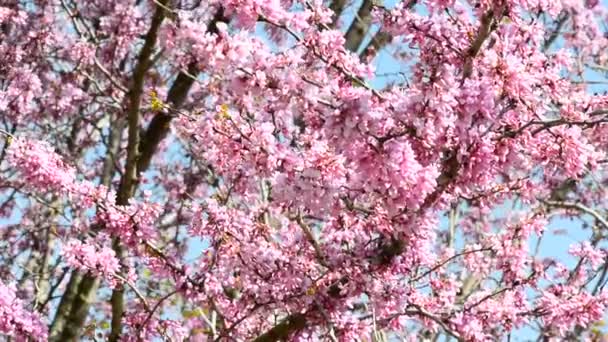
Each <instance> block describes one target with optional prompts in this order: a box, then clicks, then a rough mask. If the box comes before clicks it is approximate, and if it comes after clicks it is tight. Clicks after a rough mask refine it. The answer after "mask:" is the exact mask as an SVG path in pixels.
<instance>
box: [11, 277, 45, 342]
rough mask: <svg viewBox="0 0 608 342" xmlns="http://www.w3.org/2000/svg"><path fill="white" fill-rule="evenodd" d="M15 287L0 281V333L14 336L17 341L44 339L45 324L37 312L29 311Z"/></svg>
mask: <svg viewBox="0 0 608 342" xmlns="http://www.w3.org/2000/svg"><path fill="white" fill-rule="evenodd" d="M25 306H26V304H25V303H24V301H23V300H21V299H19V298H18V297H17V295H16V294H15V289H14V288H12V287H9V286H7V285H5V284H3V283H0V333H2V334H6V335H8V336H14V337H15V338H16V340H17V341H28V339H30V338H31V339H34V340H36V341H45V340H46V338H47V326H46V322H45V321H44V320H43V318H42V317H41V315H40V314H39V313H35V312H29V311H27V309H26V308H25Z"/></svg>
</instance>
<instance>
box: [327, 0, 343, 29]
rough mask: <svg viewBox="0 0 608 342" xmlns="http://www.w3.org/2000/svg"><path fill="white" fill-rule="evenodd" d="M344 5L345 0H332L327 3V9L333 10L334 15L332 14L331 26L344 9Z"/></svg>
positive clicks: (335, 22) (336, 21)
mask: <svg viewBox="0 0 608 342" xmlns="http://www.w3.org/2000/svg"><path fill="white" fill-rule="evenodd" d="M345 6H346V0H334V1H332V2H331V4H330V5H329V9H330V10H332V11H334V15H333V16H332V22H331V27H335V26H336V24H337V23H338V20H339V19H340V16H341V15H342V11H344V7H345Z"/></svg>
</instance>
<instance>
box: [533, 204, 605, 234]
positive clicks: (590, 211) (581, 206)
mask: <svg viewBox="0 0 608 342" xmlns="http://www.w3.org/2000/svg"><path fill="white" fill-rule="evenodd" d="M541 202H543V203H545V204H546V205H548V206H550V207H555V208H562V209H574V210H578V211H581V212H584V213H586V214H589V215H591V216H593V217H594V218H595V219H596V220H597V221H598V222H599V223H601V224H602V226H604V228H606V229H608V221H606V219H605V218H604V217H603V216H602V215H601V214H600V213H598V212H597V211H595V210H593V209H591V208H589V207H587V206H586V205H584V204H581V203H575V202H565V201H550V200H549V201H547V200H541Z"/></svg>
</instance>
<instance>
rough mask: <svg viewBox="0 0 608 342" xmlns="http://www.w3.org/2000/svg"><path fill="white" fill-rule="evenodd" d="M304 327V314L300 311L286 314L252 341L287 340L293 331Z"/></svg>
mask: <svg viewBox="0 0 608 342" xmlns="http://www.w3.org/2000/svg"><path fill="white" fill-rule="evenodd" d="M305 327H306V316H305V315H304V314H301V313H297V314H292V315H289V316H287V318H285V319H284V320H283V321H281V323H279V324H277V325H275V326H274V327H272V328H271V329H270V330H268V331H266V332H265V333H263V334H262V335H260V336H258V337H257V338H256V339H255V340H253V342H275V341H281V340H287V338H288V337H289V336H290V335H292V334H293V333H294V332H296V331H299V330H302V329H304V328H305Z"/></svg>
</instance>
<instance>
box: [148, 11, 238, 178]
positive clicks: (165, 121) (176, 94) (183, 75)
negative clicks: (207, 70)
mask: <svg viewBox="0 0 608 342" xmlns="http://www.w3.org/2000/svg"><path fill="white" fill-rule="evenodd" d="M220 22H228V19H227V18H226V17H225V16H224V11H223V9H221V8H220V9H219V10H218V11H217V13H216V14H215V16H214V17H213V19H212V20H211V22H209V25H208V29H207V31H208V32H210V33H217V32H218V30H217V24H218V23H220ZM197 73H198V70H197V69H196V65H195V64H194V63H193V64H191V65H189V66H188V71H187V72H180V73H179V74H178V75H177V78H176V79H175V81H174V82H173V85H172V86H171V88H170V89H169V93H168V94H167V103H169V104H170V105H171V107H172V108H174V109H179V108H180V107H181V106H182V105H183V103H184V101H185V100H186V97H187V96H188V92H189V91H190V88H192V85H193V84H194V81H195V80H194V79H193V77H192V76H191V75H196V74H197ZM171 119H172V116H171V115H168V114H165V113H159V114H157V115H156V116H155V117H154V118H152V121H150V124H149V125H148V129H147V130H146V132H145V133H144V134H143V137H142V140H141V145H140V149H139V150H140V155H139V160H138V163H137V170H138V172H144V171H145V170H147V169H148V167H150V162H151V160H152V157H153V156H154V153H155V152H156V149H157V148H158V145H159V144H160V142H161V141H162V140H163V139H164V138H165V137H166V136H167V134H168V133H169V124H170V123H171Z"/></svg>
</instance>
